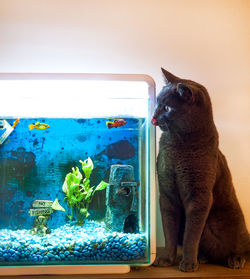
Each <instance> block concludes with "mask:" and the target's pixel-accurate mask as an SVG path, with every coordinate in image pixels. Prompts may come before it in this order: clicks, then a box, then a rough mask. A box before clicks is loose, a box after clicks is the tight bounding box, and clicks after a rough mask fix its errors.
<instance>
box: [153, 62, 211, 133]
mask: <svg viewBox="0 0 250 279" xmlns="http://www.w3.org/2000/svg"><path fill="white" fill-rule="evenodd" d="M162 73H163V75H164V78H165V81H166V85H165V86H164V87H163V88H162V90H161V91H160V93H159V94H158V96H157V104H156V108H155V112H154V115H153V118H152V120H151V123H152V124H153V125H155V126H159V127H160V129H161V130H162V131H167V130H169V129H171V128H172V129H173V128H174V129H175V130H179V131H180V132H184V133H185V132H192V131H193V130H194V129H196V128H197V127H198V126H199V125H200V124H202V123H200V122H202V121H203V118H204V117H206V116H205V115H207V117H208V118H209V117H210V116H211V117H212V108H211V102H210V98H209V95H208V93H207V90H206V88H205V87H204V86H202V85H200V84H198V83H197V82H194V81H191V80H186V79H181V78H179V77H176V76H174V75H173V74H171V73H169V72H168V71H166V70H165V69H163V68H162Z"/></svg>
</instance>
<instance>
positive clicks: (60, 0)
mask: <svg viewBox="0 0 250 279" xmlns="http://www.w3.org/2000/svg"><path fill="white" fill-rule="evenodd" d="M249 18H250V1H247V0H246V1H241V0H235V1H231V0H175V1H173V0H169V1H168V0H165V1H163V0H144V1H142V0H99V1H98V0H89V1H87V0H86V1H84V0H22V1H21V0H0V72H98V73H99V72H103V73H146V74H149V75H151V76H152V77H153V78H154V79H155V81H156V84H157V90H159V89H160V87H161V86H162V78H161V73H160V66H164V67H165V68H166V69H168V70H169V71H172V72H173V73H175V74H176V75H179V76H182V77H185V78H190V79H194V80H196V81H198V82H201V83H203V84H204V85H205V86H206V87H207V88H208V90H209V92H210V95H211V98H212V101H213V106H214V115H215V121H216V124H217V127H218V130H219V133H220V146H221V149H222V150H223V152H224V153H225V154H226V156H227V159H228V162H229V165H230V167H231V171H232V174H233V179H234V183H235V188H236V191H237V194H238V197H239V200H240V203H241V206H242V208H243V211H244V214H245V216H246V222H247V225H248V228H249V229H250V202H249V199H250V175H249V173H250V76H249V74H250V20H249ZM158 137H159V133H158ZM157 220H158V245H163V243H164V242H163V236H162V231H161V226H160V215H159V213H158V217H157Z"/></svg>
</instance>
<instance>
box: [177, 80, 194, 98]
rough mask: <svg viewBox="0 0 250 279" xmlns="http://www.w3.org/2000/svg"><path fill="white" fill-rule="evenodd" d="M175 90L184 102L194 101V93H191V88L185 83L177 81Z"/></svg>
mask: <svg viewBox="0 0 250 279" xmlns="http://www.w3.org/2000/svg"><path fill="white" fill-rule="evenodd" d="M177 92H178V94H179V95H180V97H181V98H182V99H183V100H184V101H185V102H187V103H193V101H194V95H193V92H192V90H191V89H190V88H189V87H188V86H186V85H184V84H182V83H181V82H179V83H178V84H177Z"/></svg>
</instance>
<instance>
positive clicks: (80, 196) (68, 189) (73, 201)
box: [62, 158, 108, 225]
mask: <svg viewBox="0 0 250 279" xmlns="http://www.w3.org/2000/svg"><path fill="white" fill-rule="evenodd" d="M79 162H80V163H81V164H82V170H83V173H84V178H83V175H82V173H81V172H80V170H79V168H78V167H75V168H72V172H70V173H68V174H67V175H66V177H65V180H64V184H63V186H62V190H63V192H64V193H65V194H66V197H65V199H66V200H67V204H68V206H69V208H70V215H68V217H69V219H70V220H71V221H72V220H73V218H74V209H75V214H76V219H77V225H83V224H84V222H85V219H86V218H88V216H89V212H88V208H89V205H90V203H91V202H92V200H93V197H94V194H95V192H96V191H101V190H104V189H105V188H106V187H107V185H108V183H106V182H104V181H103V180H102V181H101V182H100V183H99V185H98V186H96V187H95V186H90V176H91V173H92V170H93V168H94V165H93V162H92V160H91V158H88V159H86V160H85V161H81V160H80V161H79Z"/></svg>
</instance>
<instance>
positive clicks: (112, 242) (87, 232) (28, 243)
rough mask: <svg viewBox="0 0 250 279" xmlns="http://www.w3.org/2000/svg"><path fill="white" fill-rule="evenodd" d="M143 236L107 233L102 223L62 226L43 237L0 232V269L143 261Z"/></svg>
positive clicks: (144, 253)
mask: <svg viewBox="0 0 250 279" xmlns="http://www.w3.org/2000/svg"><path fill="white" fill-rule="evenodd" d="M146 247H147V241H146V236H145V234H144V233H137V234H130V233H119V232H107V231H106V230H105V225H104V223H103V222H100V223H98V222H95V221H86V223H85V225H84V226H83V227H80V226H74V225H70V224H66V225H64V226H61V227H59V228H57V229H53V230H51V233H50V234H48V235H46V236H43V237H41V236H37V235H32V234H31V233H30V230H15V231H13V230H8V229H3V230H0V265H15V264H53V263H56V264H59V263H62V264H63V263H66V264H68V263H69V262H70V263H75V264H85V263H91V262H94V263H97V262H109V263H110V262H124V261H135V260H140V259H144V258H145V255H146Z"/></svg>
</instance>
